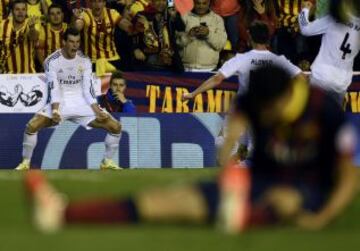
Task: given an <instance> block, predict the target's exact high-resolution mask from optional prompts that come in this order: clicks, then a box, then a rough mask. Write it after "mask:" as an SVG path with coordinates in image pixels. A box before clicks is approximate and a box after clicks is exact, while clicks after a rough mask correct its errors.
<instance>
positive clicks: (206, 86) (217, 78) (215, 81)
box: [183, 72, 225, 100]
mask: <svg viewBox="0 0 360 251" xmlns="http://www.w3.org/2000/svg"><path fill="white" fill-rule="evenodd" d="M224 79H225V76H224V75H223V74H222V73H220V72H219V73H217V74H215V75H214V76H212V77H211V78H209V79H208V80H206V81H205V82H204V83H203V84H202V85H200V86H199V87H198V88H197V89H196V90H195V91H193V92H191V93H188V94H184V95H183V100H189V99H193V98H194V97H195V96H196V95H198V94H200V93H203V92H206V91H207V90H211V89H213V88H215V87H216V86H218V85H220V84H221V82H222V81H223V80H224Z"/></svg>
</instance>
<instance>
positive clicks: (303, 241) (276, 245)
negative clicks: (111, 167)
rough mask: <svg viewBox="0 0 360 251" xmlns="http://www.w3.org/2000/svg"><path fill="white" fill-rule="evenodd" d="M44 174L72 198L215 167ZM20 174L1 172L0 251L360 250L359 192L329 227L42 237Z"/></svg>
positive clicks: (81, 230)
mask: <svg viewBox="0 0 360 251" xmlns="http://www.w3.org/2000/svg"><path fill="white" fill-rule="evenodd" d="M46 174H47V176H48V178H49V179H50V180H51V181H52V182H53V183H54V185H55V186H56V187H57V188H58V189H59V190H61V191H63V192H64V193H67V194H69V197H70V199H79V198H81V199H83V198H92V197H94V196H95V197H96V196H101V195H106V196H110V197H111V196H119V195H128V194H130V193H133V192H135V191H137V190H139V189H146V188H148V187H151V186H153V185H156V186H157V185H166V184H169V183H173V182H178V183H181V182H194V181H196V180H199V179H210V178H211V177H214V176H215V175H216V170H213V169H195V170H194V169H192V170H186V169H185V170H176V169H161V170H156V169H153V170H125V171H121V172H99V171H70V170H69V171H65V170H64V171H47V172H46ZM22 177H23V173H21V172H15V171H0V208H1V209H0V212H1V214H0V251H12V250H16V251H20V250H24V251H25V250H26V251H31V250H36V251H42V250H44V251H45V250H46V251H51V250H72V251H95V250H96V251H100V250H101V251H104V250H131V251H136V250H156V251H162V250H174V251H176V250H186V251H191V250H194V251H195V250H196V251H201V250H206V251H211V250H222V251H226V250H276V251H281V250H284V251H285V250H286V251H288V250H291V251H296V250H299V251H304V250H307V251H308V250H327V251H330V250H334V251H335V250H336V251H338V250H358V247H359V246H360V196H358V197H357V198H356V200H355V202H354V203H353V204H352V206H351V207H350V208H348V209H347V210H346V212H345V214H344V215H343V216H341V217H340V218H339V219H338V220H337V221H336V222H334V223H333V224H332V225H331V226H330V227H328V228H327V229H325V230H323V231H320V232H307V231H302V230H299V229H296V228H294V227H276V228H271V229H270V228H267V229H256V230H251V231H248V232H246V233H244V234H242V235H239V236H227V235H224V234H222V233H221V232H219V231H217V230H216V229H215V228H213V227H206V226H174V225H161V226H154V225H149V224H143V225H131V226H101V227H99V226H96V227H90V226H72V227H69V228H66V229H64V230H63V231H61V232H59V233H57V234H54V235H42V234H40V233H39V232H37V231H36V230H35V229H33V227H32V226H31V224H30V217H29V210H28V208H27V207H26V199H25V196H24V191H23V187H22Z"/></svg>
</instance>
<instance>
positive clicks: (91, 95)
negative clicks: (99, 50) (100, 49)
mask: <svg viewBox="0 0 360 251" xmlns="http://www.w3.org/2000/svg"><path fill="white" fill-rule="evenodd" d="M84 67H85V69H84V73H83V81H82V84H83V86H82V87H83V95H84V97H85V99H86V101H87V102H88V104H89V105H92V104H95V103H97V101H96V95H95V90H94V83H93V81H94V80H93V77H92V66H91V61H90V59H88V58H87V59H86V61H85V62H84Z"/></svg>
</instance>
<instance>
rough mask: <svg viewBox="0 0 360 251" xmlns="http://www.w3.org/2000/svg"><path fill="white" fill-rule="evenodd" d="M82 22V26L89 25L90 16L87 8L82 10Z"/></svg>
mask: <svg viewBox="0 0 360 251" xmlns="http://www.w3.org/2000/svg"><path fill="white" fill-rule="evenodd" d="M82 20H83V22H84V26H85V27H89V26H90V25H91V17H90V12H89V10H87V9H86V10H84V13H83V19H82Z"/></svg>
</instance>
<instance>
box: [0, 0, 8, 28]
mask: <svg viewBox="0 0 360 251" xmlns="http://www.w3.org/2000/svg"><path fill="white" fill-rule="evenodd" d="M9 2H10V0H0V23H1V22H2V20H4V19H6V18H7V16H8V14H9Z"/></svg>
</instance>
